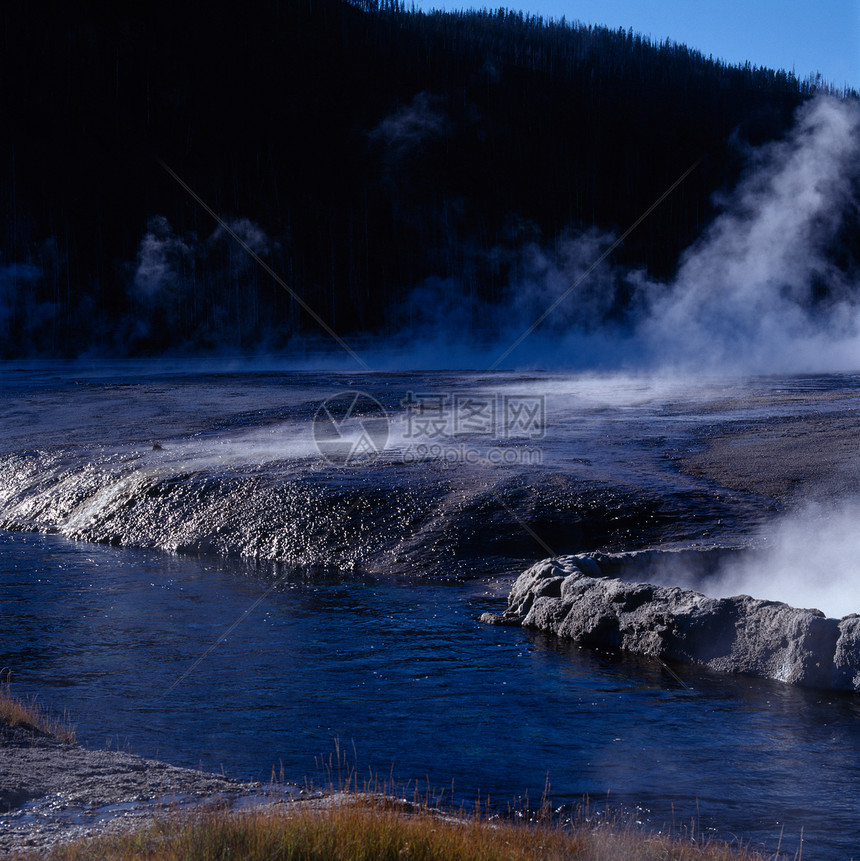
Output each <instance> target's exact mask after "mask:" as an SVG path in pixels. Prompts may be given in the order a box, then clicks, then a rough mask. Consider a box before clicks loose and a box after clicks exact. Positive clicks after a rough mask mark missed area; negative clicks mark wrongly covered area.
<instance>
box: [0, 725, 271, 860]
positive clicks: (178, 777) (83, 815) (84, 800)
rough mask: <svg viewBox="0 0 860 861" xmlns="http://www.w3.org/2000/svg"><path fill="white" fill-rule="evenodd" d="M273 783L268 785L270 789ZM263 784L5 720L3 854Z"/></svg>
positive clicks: (0, 816) (0, 795) (236, 795)
mask: <svg viewBox="0 0 860 861" xmlns="http://www.w3.org/2000/svg"><path fill="white" fill-rule="evenodd" d="M267 789H268V788H267ZM262 796H263V790H262V789H261V787H260V785H259V784H256V783H241V782H239V781H235V780H230V779H228V778H226V777H221V776H219V775H214V774H207V773H205V772H201V771H196V770H194V769H188V768H178V767H176V766H172V765H168V764H166V763H163V762H157V761H155V760H150V759H144V758H142V757H139V756H134V755H133V754H130V753H123V752H120V751H108V750H87V749H86V748H84V747H81V746H78V745H70V744H66V743H64V742H61V741H58V740H57V739H55V738H52V737H50V736H46V735H44V734H43V733H39V732H38V731H35V730H33V729H31V728H27V727H7V726H0V855H3V856H5V855H9V854H11V853H15V852H18V851H22V850H30V851H41V850H45V849H47V848H49V847H51V846H52V845H54V844H56V843H58V842H62V841H66V840H72V839H77V838H81V837H87V836H91V835H94V834H96V833H98V832H100V831H103V830H105V829H116V828H124V827H128V828H131V827H134V826H135V825H142V824H143V823H144V822H145V821H147V820H149V819H151V818H152V816H153V815H154V814H156V813H158V812H159V811H162V812H163V811H166V810H176V809H182V808H189V807H193V806H194V805H199V804H201V803H204V802H206V801H207V800H213V799H218V800H220V801H225V802H231V801H238V800H240V799H249V798H253V797H262Z"/></svg>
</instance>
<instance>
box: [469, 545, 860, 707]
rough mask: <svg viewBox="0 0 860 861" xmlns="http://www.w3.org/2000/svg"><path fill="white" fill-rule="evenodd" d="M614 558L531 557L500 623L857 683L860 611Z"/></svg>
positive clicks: (797, 677) (819, 681)
mask: <svg viewBox="0 0 860 861" xmlns="http://www.w3.org/2000/svg"><path fill="white" fill-rule="evenodd" d="M618 570H619V558H618V557H613V556H600V555H597V556H560V557H557V558H554V559H546V560H544V561H542V562H538V563H537V564H536V565H533V566H532V567H531V568H529V569H528V571H526V572H525V573H523V574H521V575H520V576H519V577H518V578H517V580H516V582H515V583H514V585H513V588H512V589H511V592H510V595H509V597H508V608H507V610H506V611H505V613H504V614H503V615H502V616H495V615H493V614H489V613H487V614H484V616H483V617H482V619H483V621H485V622H490V623H494V624H512V625H522V626H524V627H527V628H537V629H539V630H541V631H547V632H550V633H553V634H556V635H558V636H559V637H564V638H566V639H570V640H574V641H575V642H577V643H579V644H581V645H583V646H588V647H591V648H601V649H623V650H626V651H629V652H636V653H637V654H641V655H651V656H653V657H656V658H660V659H662V660H671V661H682V662H687V663H695V664H701V665H704V666H706V667H710V668H711V669H714V670H718V671H720V672H725V673H747V674H750V675H754V676H762V677H765V678H769V679H778V680H779V681H783V682H788V683H790V684H795V685H803V686H806V687H821V688H831V689H837V690H846V691H860V616H857V615H851V616H846V617H845V618H844V619H842V620H841V621H840V620H837V619H828V618H826V617H825V616H824V614H823V613H822V612H821V611H820V610H802V609H797V608H795V607H789V606H788V605H787V604H782V603H779V602H777V601H761V600H757V599H755V598H751V597H750V596H748V595H738V596H735V597H732V598H708V597H706V596H705V595H702V594H700V593H699V592H694V591H692V590H690V589H682V588H678V587H675V586H657V585H653V584H650V583H636V582H631V581H629V580H622V579H620V578H618V577H614V576H611V574H613V573H616V572H617V571H618Z"/></svg>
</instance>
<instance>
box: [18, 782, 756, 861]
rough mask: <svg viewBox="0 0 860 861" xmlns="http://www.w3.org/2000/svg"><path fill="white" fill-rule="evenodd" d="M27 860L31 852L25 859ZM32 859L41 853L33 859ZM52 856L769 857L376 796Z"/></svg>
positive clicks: (61, 859)
mask: <svg viewBox="0 0 860 861" xmlns="http://www.w3.org/2000/svg"><path fill="white" fill-rule="evenodd" d="M24 857H27V856H24ZM30 857H33V858H35V856H30ZM40 857H48V858H50V859H52V861H83V859H90V858H105V859H115V861H223V859H228V858H229V859H247V861H264V859H265V861H293V859H295V861H299V859H302V861H406V859H410V861H431V859H432V861H537V859H541V861H556V859H558V861H560V860H561V859H577V861H619V859H623V861H668V859H673V861H739V859H742V861H765V859H766V858H771V859H772V858H773V856H764V855H761V854H757V853H755V852H750V851H745V850H743V849H736V848H733V847H731V846H728V845H726V844H720V843H706V842H704V841H702V840H700V839H693V838H691V837H689V836H687V837H681V836H674V837H673V836H667V835H660V834H653V833H649V832H644V831H639V830H631V829H629V828H626V829H625V828H621V827H613V826H609V825H600V826H593V825H585V824H580V825H577V826H574V827H562V826H560V825H557V824H556V825H553V824H549V823H543V824H534V823H515V822H511V821H494V822H490V821H487V819H486V817H483V816H481V815H479V814H477V813H473V814H470V815H467V816H464V815H457V816H451V815H442V814H440V813H439V812H438V811H432V810H428V809H418V810H416V809H414V807H413V806H412V805H404V804H402V803H397V802H394V801H393V800H392V799H386V798H385V797H383V796H379V795H362V794H356V793H352V794H346V795H339V796H338V797H337V799H336V803H329V804H321V803H320V802H319V801H305V802H296V803H294V804H292V805H290V806H288V807H285V808H281V809H275V808H274V807H269V808H261V809H258V810H255V811H250V812H242V813H237V812H230V811H229V810H227V809H222V810H214V811H213V810H209V811H207V812H202V813H199V814H197V815H195V816H193V817H184V818H172V817H169V816H168V817H163V818H159V819H157V820H156V821H155V822H154V823H153V824H152V825H151V826H149V827H148V828H146V829H144V830H141V831H138V832H135V833H132V834H124V835H113V836H110V837H101V838H96V839H94V840H87V841H82V842H78V843H74V844H69V845H66V846H63V847H60V848H58V849H55V850H54V852H53V853H51V854H50V855H48V856H40Z"/></svg>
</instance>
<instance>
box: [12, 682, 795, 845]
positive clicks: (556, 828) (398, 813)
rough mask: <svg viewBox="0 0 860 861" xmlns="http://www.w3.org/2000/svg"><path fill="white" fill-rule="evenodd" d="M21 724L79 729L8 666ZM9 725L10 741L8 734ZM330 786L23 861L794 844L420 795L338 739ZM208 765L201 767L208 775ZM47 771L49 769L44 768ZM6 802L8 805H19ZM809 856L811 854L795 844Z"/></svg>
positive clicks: (222, 806)
mask: <svg viewBox="0 0 860 861" xmlns="http://www.w3.org/2000/svg"><path fill="white" fill-rule="evenodd" d="M9 727H14V728H18V729H19V730H20V729H24V730H27V731H29V732H31V733H33V734H34V735H35V736H40V737H44V736H50V737H51V738H53V739H56V740H62V741H63V742H65V745H62V746H60V747H63V746H74V745H76V738H75V730H74V727H72V726H71V725H70V724H69V722H68V719H67V716H64V718H63V719H62V720H59V719H57V718H56V717H54V716H52V714H51V713H50V711H49V710H48V709H47V708H46V707H45V706H42V705H40V704H38V703H37V701H36V699H35V698H33V697H31V698H26V699H22V698H20V697H16V696H14V695H13V694H12V693H11V690H10V684H9V674H8V672H7V675H6V678H5V681H3V682H2V684H0V729H6V728H9ZM2 743H3V742H2V736H0V745H2ZM324 770H325V771H326V773H327V775H328V786H327V787H326V788H325V789H323V790H322V791H320V790H319V789H318V788H314V787H310V788H309V790H307V791H302V792H301V793H300V795H299V797H298V798H293V797H292V796H291V797H289V799H287V798H285V794H286V793H284V792H283V791H280V790H281V788H280V787H279V785H277V784H276V783H275V781H274V778H273V782H272V785H271V787H270V788H269V789H270V791H269V792H268V794H266V793H260V794H258V795H257V796H255V800H254V801H253V802H252V803H251V804H250V805H246V806H242V805H241V804H240V805H235V804H233V803H232V801H234V800H235V799H231V797H230V794H229V793H225V794H224V795H223V797H221V798H219V797H217V796H216V797H215V800H214V801H213V800H211V798H212V797H211V796H210V800H209V801H208V802H203V801H201V802H200V803H199V804H197V805H196V806H193V807H191V808H189V807H184V808H178V807H174V806H171V805H165V806H164V807H161V808H158V807H156V808H154V815H153V816H152V817H151V818H150V819H149V820H148V821H140V820H136V821H133V822H129V823H127V827H121V828H113V827H111V825H112V824H116V823H113V821H112V820H108V821H107V822H100V823H99V825H98V831H97V832H96V833H95V834H94V835H90V836H87V837H85V838H84V839H74V835H73V834H71V835H69V837H71V838H72V839H69V837H65V838H64V837H62V836H61V837H60V838H59V839H58V840H57V841H56V842H55V843H54V845H53V846H51V847H50V848H48V847H45V846H41V847H39V848H37V849H33V848H30V847H26V846H21V847H13V848H12V849H11V851H10V852H9V853H8V854H7V856H6V857H9V858H13V859H16V861H35V859H44V858H50V859H53V861H78V859H88V858H94V857H98V858H106V859H116V861H144V859H145V861H173V859H177V861H178V859H183V861H216V859H223V858H242V859H248V860H249V861H254V859H266V861H271V859H319V861H327V859H368V861H371V859H372V861H380V859H392V861H395V859H396V861H401V859H406V858H409V859H431V858H432V859H475V861H479V859H480V861H490V859H498V861H508V859H511V861H529V859H538V858H540V859H562V858H564V859H581V861H604V859H605V861H609V859H617V858H625V859H632V861H652V859H653V861H657V859H667V858H671V859H677V861H730V859H734V861H738V859H740V861H765V859H770V861H774V859H780V858H784V857H788V856H784V855H782V854H780V852H779V850H778V849H777V851H776V852H770V853H766V854H765V853H762V852H760V851H756V850H754V849H751V848H748V847H746V846H744V845H743V844H742V843H740V841H738V842H737V843H733V844H728V843H725V842H722V841H718V840H711V839H709V838H708V836H707V835H704V834H702V833H700V831H699V829H698V828H697V825H696V823H695V822H691V823H690V824H689V825H682V826H676V825H672V826H671V827H669V828H667V830H666V831H654V830H652V829H646V828H644V827H642V826H641V825H637V824H634V823H632V822H625V821H624V820H623V818H622V817H621V816H620V815H618V814H616V813H613V812H612V811H611V810H609V809H608V808H607V809H606V810H605V811H604V810H599V811H598V810H595V809H594V808H592V807H590V805H589V804H588V803H584V804H582V805H579V806H577V807H576V808H575V809H574V810H573V811H568V814H567V815H565V814H564V813H563V811H562V810H561V809H560V808H559V809H556V810H554V809H553V807H552V804H551V802H550V800H549V798H548V797H544V798H543V799H541V802H540V804H539V805H538V807H537V808H536V809H531V808H530V807H529V805H528V802H527V801H526V803H525V804H524V805H522V806H518V807H514V808H509V809H508V811H507V813H500V812H499V811H498V810H495V809H493V808H491V807H490V805H489V804H488V803H487V802H486V801H485V802H480V801H479V802H476V804H475V806H474V809H471V810H470V809H465V808H462V807H461V808H459V809H455V808H452V807H450V806H448V807H446V806H445V805H444V804H443V803H442V802H441V800H440V798H439V797H436V796H433V795H432V794H431V792H430V791H429V790H428V792H427V793H426V794H425V795H423V796H421V795H420V794H419V793H418V791H417V790H416V791H415V793H414V797H413V800H412V801H409V800H408V799H407V798H404V797H403V796H402V792H401V790H400V788H399V787H395V786H393V785H389V784H386V783H380V781H378V780H377V779H375V778H373V779H371V780H370V781H369V782H367V781H366V782H364V783H363V784H362V785H359V781H358V779H357V775H356V771H355V770H354V768H353V767H352V766H351V765H350V764H349V762H348V759H347V757H346V756H345V755H344V754H343V752H342V751H341V750H340V748H339V747H338V746H337V745H336V756H335V757H334V758H332V757H330V758H329V760H328V763H327V764H325V765H324ZM201 776H202V775H201ZM34 777H35V778H36V779H38V776H34ZM10 812H11V810H10V811H0V816H2V815H5V814H8V813H10ZM794 857H795V859H799V858H800V854H797V855H795V856H794Z"/></svg>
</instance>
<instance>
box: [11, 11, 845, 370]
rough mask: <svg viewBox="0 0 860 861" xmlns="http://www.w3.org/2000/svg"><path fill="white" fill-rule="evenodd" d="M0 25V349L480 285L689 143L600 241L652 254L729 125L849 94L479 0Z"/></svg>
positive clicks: (139, 14)
mask: <svg viewBox="0 0 860 861" xmlns="http://www.w3.org/2000/svg"><path fill="white" fill-rule="evenodd" d="M0 23H2V28H3V43H2V45H3V47H2V59H0V62H2V69H0V74H2V84H0V86H1V87H2V90H0V107H2V111H3V116H4V118H5V119H6V122H5V127H4V130H3V132H2V149H0V165H2V166H0V188H2V200H3V203H4V209H5V212H4V213H3V217H2V220H0V224H2V225H3V230H2V232H1V233H0V355H3V356H6V357H11V356H21V355H30V354H40V355H44V354H50V355H75V354H80V353H85V352H88V351H93V350H98V351H100V352H106V353H117V354H126V353H132V354H149V353H160V352H165V351H167V352H170V351H200V350H211V349H224V348H225V347H226V348H229V349H235V350H257V349H282V348H284V347H285V345H287V344H288V343H289V342H290V341H291V339H295V338H296V337H299V336H302V335H307V334H312V333H314V332H316V331H318V324H317V323H316V321H315V320H313V319H312V318H311V317H310V316H308V315H307V314H306V313H305V311H304V310H303V309H302V307H301V303H299V302H297V301H296V298H295V297H296V296H298V297H301V299H302V300H303V301H304V302H305V303H306V304H307V305H308V306H310V307H312V308H313V309H314V310H315V311H316V312H317V313H318V314H319V315H320V316H321V317H322V318H323V319H324V320H326V322H327V323H328V324H329V325H330V326H332V327H333V328H334V329H336V330H337V331H338V332H339V333H341V334H344V335H349V334H355V333H385V332H390V331H392V330H393V329H395V328H397V327H398V326H399V325H402V324H403V322H404V315H407V316H408V314H409V313H411V312H410V311H409V310H408V307H409V305H408V302H407V301H406V300H407V298H408V296H409V295H410V294H411V292H412V291H413V290H414V289H415V288H416V287H418V286H419V285H422V284H425V283H427V282H428V281H430V280H432V279H437V280H443V281H444V282H445V283H446V285H448V287H447V289H449V290H450V291H453V292H455V293H460V294H462V295H463V296H467V297H471V298H473V299H475V300H476V301H480V302H482V303H490V304H492V303H494V302H499V301H501V300H502V299H504V297H505V295H506V293H507V292H508V291H510V290H511V289H512V285H515V284H516V283H517V275H518V273H517V267H519V266H521V265H522V263H521V255H520V254H519V253H518V249H521V248H522V247H523V246H524V245H525V244H527V243H529V242H537V243H541V242H552V241H553V240H554V238H556V237H559V236H561V235H563V234H565V232H571V231H573V232H576V231H587V230H592V229H598V230H600V231H607V232H610V233H613V234H615V235H618V234H620V233H621V232H622V231H623V230H625V229H626V228H627V227H628V226H629V225H631V224H632V223H633V222H634V221H636V219H637V218H638V217H639V216H640V215H641V214H642V213H643V212H644V211H645V210H646V209H647V208H648V207H649V206H650V205H651V204H652V203H653V201H655V200H656V199H657V198H658V197H659V196H660V195H661V194H662V193H663V192H664V191H665V189H666V188H667V187H668V186H669V185H670V184H671V183H672V182H673V181H674V180H675V179H676V178H677V177H678V176H679V175H680V174H681V173H682V172H683V171H684V170H685V169H687V168H688V167H689V166H690V165H692V164H694V163H698V165H699V166H698V167H697V169H696V170H695V171H694V172H693V173H692V174H691V175H690V177H689V178H688V179H687V180H686V181H685V182H684V183H683V184H682V185H681V186H680V187H679V188H678V189H677V191H676V192H675V193H673V194H672V195H671V196H670V197H669V198H667V200H666V201H665V203H664V204H663V205H661V206H660V207H659V208H657V209H656V210H655V211H654V212H653V213H652V215H651V216H650V217H649V218H648V219H647V221H645V222H644V223H643V224H642V226H641V227H640V228H639V229H638V230H637V231H635V232H634V233H633V234H632V235H631V236H630V237H629V239H628V240H627V241H625V243H624V244H623V246H622V247H621V248H619V249H618V251H617V252H616V255H615V256H616V258H617V259H618V261H619V262H620V263H621V264H622V265H625V266H631V267H641V268H644V269H647V270H648V272H649V273H650V274H651V275H652V276H653V277H656V278H666V277H669V276H670V275H671V273H672V272H673V270H674V267H675V266H676V264H677V261H678V256H679V254H680V252H681V251H682V250H683V249H684V248H685V247H687V246H688V245H689V244H690V243H691V242H692V241H693V240H694V239H695V237H696V236H697V235H699V233H700V232H701V230H702V228H703V227H704V226H705V225H706V224H707V223H708V221H709V220H710V219H711V218H712V217H713V214H714V211H715V210H714V206H715V204H714V193H715V192H716V191H718V190H720V189H725V188H728V187H730V186H731V185H732V183H733V182H734V181H735V180H736V179H737V176H738V172H739V170H740V168H741V166H742V163H743V150H744V145H746V144H753V145H756V144H761V143H763V142H766V141H769V140H773V139H776V138H779V137H780V136H782V135H783V134H785V132H786V131H787V129H788V128H789V127H790V125H791V120H792V115H793V112H794V111H795V109H796V108H797V107H798V105H799V104H800V103H801V102H802V101H803V100H804V99H807V98H809V97H810V96H812V95H814V94H815V93H816V92H822V91H826V92H830V93H832V94H834V95H836V96H838V97H840V98H857V93H856V92H853V91H839V92H836V91H835V90H834V89H833V88H832V87H830V86H829V85H827V84H826V83H825V82H822V81H821V80H820V78H814V79H813V78H810V79H806V80H799V79H797V78H796V77H795V76H794V75H793V74H791V73H789V72H785V71H780V70H772V69H765V68H760V67H757V66H754V65H751V64H750V63H746V64H744V65H731V64H727V63H725V62H723V61H721V60H718V59H714V58H712V57H705V56H704V55H703V54H702V53H701V52H699V51H696V50H695V49H693V48H690V47H688V46H686V45H683V44H678V43H675V42H671V41H665V42H659V43H657V42H652V41H650V40H648V39H646V38H643V37H642V36H640V35H639V34H636V33H634V32H632V31H631V30H623V29H617V30H613V29H609V28H605V27H596V26H586V25H583V24H580V23H578V22H567V21H565V20H563V19H562V20H544V19H542V18H540V17H537V16H530V15H524V14H523V13H520V12H515V11H512V10H508V9H504V8H502V9H496V10H481V11H470V12H431V13H425V12H420V11H415V10H413V9H408V8H407V7H406V5H405V4H404V3H402V2H399V0H352V2H345V0H291V2H285V0H262V2H259V3H255V4H250V5H249V6H247V7H243V8H240V7H237V6H235V5H234V4H230V5H228V4H218V3H216V4H209V5H208V6H206V7H205V10H204V9H203V8H202V7H200V6H199V5H194V4H190V3H175V2H173V3H168V2H166V0H153V2H150V3H137V2H133V0H124V2H116V0H90V2H77V3H67V4H47V3H38V2H36V3H33V2H26V0H10V2H8V3H5V4H3V8H2V11H0ZM164 165H166V166H167V167H169V168H170V170H171V171H173V174H171V173H170V172H168V171H167V170H165V168H164ZM174 174H175V176H178V177H179V178H181V180H182V181H183V182H184V183H185V184H186V185H187V188H185V187H183V186H181V185H180V184H179V183H178V182H177V180H176V178H175V176H174ZM189 189H190V190H191V191H193V193H194V195H196V196H197V198H195V197H194V196H192V194H191V193H190V192H189ZM203 204H205V206H204V205H203ZM207 208H208V209H207ZM210 209H211V211H213V212H215V213H216V214H217V215H218V216H219V218H220V219H221V221H220V222H219V221H216V220H215V219H214V218H213V217H212V215H211V214H210V212H209V211H208V210H210ZM234 234H235V235H237V236H239V237H240V238H241V239H242V242H244V243H245V244H246V246H247V247H249V248H252V249H253V251H254V253H255V254H257V255H259V257H260V259H262V260H264V261H265V263H266V264H267V265H268V267H270V268H271V269H272V270H273V271H275V272H276V273H277V274H278V276H279V278H280V279H281V280H282V281H283V283H284V284H286V285H287V286H288V287H289V290H285V289H283V285H282V284H279V283H278V281H277V280H275V279H273V278H272V277H270V275H268V274H267V273H266V271H265V270H264V269H263V268H261V267H260V266H259V265H258V264H257V263H256V262H255V261H254V260H253V259H252V258H251V257H250V256H249V255H248V253H247V251H246V250H245V249H243V248H242V247H241V246H240V245H239V244H238V243H237V242H236V240H235V236H234ZM846 254H847V256H848V257H849V258H851V260H854V259H855V258H856V256H857V254H856V249H853V250H850V249H849V251H848V252H846ZM622 304H623V303H622ZM404 309H405V310H404ZM616 311H617V312H618V313H623V308H621V309H616Z"/></svg>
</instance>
